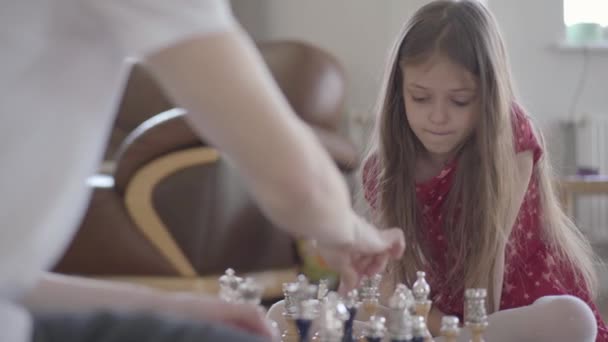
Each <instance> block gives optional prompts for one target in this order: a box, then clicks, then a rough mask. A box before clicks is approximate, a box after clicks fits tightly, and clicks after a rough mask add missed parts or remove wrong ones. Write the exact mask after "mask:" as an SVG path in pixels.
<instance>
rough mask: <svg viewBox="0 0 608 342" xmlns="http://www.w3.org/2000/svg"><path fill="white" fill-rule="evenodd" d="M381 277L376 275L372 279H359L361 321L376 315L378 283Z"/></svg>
mask: <svg viewBox="0 0 608 342" xmlns="http://www.w3.org/2000/svg"><path fill="white" fill-rule="evenodd" d="M381 282H382V275H381V274H376V275H374V276H372V277H367V276H364V277H363V279H361V286H360V289H359V294H360V296H361V307H362V313H363V317H362V318H363V319H364V320H368V319H369V318H371V316H374V315H376V314H377V313H378V306H379V301H378V300H379V298H380V283H381Z"/></svg>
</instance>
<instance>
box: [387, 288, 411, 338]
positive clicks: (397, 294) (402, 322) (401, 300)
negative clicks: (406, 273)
mask: <svg viewBox="0 0 608 342" xmlns="http://www.w3.org/2000/svg"><path fill="white" fill-rule="evenodd" d="M407 291H409V289H408V288H407V286H405V285H404V284H399V285H397V287H396V288H395V291H394V292H393V294H392V296H391V297H390V298H389V301H388V306H389V310H390V314H389V317H388V335H389V337H390V340H391V342H409V341H410V340H411V339H412V322H411V316H410V313H409V307H408V305H409V303H408V297H407Z"/></svg>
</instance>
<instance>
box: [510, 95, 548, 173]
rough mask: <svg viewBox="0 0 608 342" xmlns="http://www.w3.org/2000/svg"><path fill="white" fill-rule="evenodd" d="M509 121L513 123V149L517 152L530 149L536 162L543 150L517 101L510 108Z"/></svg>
mask: <svg viewBox="0 0 608 342" xmlns="http://www.w3.org/2000/svg"><path fill="white" fill-rule="evenodd" d="M511 123H512V125H513V140H514V145H515V151H516V152H517V153H520V152H524V151H532V153H533V155H534V163H536V162H537V161H538V160H539V159H540V157H541V155H542V153H543V150H542V147H541V145H540V143H539V141H538V138H537V137H536V133H535V131H534V126H533V124H532V121H531V120H530V117H529V116H528V114H526V112H525V111H524V109H523V108H522V107H521V106H520V105H518V104H517V103H514V104H513V106H512V109H511Z"/></svg>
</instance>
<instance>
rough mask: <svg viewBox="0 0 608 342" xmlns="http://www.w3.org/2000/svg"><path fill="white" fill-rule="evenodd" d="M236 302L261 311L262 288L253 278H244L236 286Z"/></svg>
mask: <svg viewBox="0 0 608 342" xmlns="http://www.w3.org/2000/svg"><path fill="white" fill-rule="evenodd" d="M237 292H238V299H237V300H238V301H239V302H241V303H245V304H251V305H255V306H257V307H259V308H261V309H262V307H261V305H260V304H261V303H262V293H263V292H264V288H263V287H262V286H261V285H260V284H259V283H258V282H256V281H255V280H254V279H253V278H245V280H243V281H242V282H241V283H240V284H239V286H238V290H237Z"/></svg>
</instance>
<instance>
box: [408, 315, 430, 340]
mask: <svg viewBox="0 0 608 342" xmlns="http://www.w3.org/2000/svg"><path fill="white" fill-rule="evenodd" d="M428 336H429V335H428V328H427V326H426V320H425V319H424V317H422V316H417V315H416V316H414V317H412V340H411V341H412V342H425V341H426V340H428Z"/></svg>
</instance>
